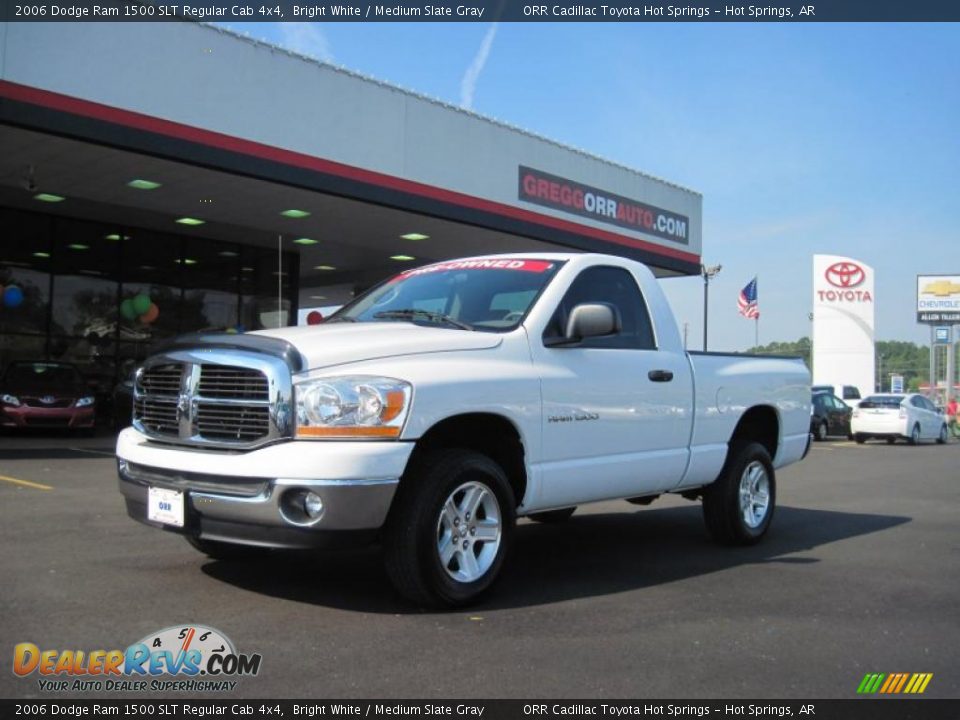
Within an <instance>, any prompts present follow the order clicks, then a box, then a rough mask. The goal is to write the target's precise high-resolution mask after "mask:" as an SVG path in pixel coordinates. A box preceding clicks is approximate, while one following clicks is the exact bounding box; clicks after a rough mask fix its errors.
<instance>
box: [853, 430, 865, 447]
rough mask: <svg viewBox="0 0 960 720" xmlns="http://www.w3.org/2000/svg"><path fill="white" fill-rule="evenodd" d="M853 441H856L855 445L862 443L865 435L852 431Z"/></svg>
mask: <svg viewBox="0 0 960 720" xmlns="http://www.w3.org/2000/svg"><path fill="white" fill-rule="evenodd" d="M853 441H854V442H855V443H857V445H863V444H864V443H865V442H866V441H867V436H866V435H864V434H863V433H854V435H853Z"/></svg>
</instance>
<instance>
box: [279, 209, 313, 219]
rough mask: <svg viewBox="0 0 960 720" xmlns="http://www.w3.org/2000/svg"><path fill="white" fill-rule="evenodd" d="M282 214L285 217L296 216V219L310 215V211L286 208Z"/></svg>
mask: <svg viewBox="0 0 960 720" xmlns="http://www.w3.org/2000/svg"><path fill="white" fill-rule="evenodd" d="M280 214H281V215H283V216H284V217H288V218H296V219H300V218H305V217H310V213H308V212H307V211H306V210H296V209H293V210H284V211H283V212H282V213H280Z"/></svg>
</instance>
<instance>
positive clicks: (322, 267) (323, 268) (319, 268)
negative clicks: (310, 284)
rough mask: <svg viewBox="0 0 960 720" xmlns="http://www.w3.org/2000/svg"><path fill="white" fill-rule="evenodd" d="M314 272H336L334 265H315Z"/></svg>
mask: <svg viewBox="0 0 960 720" xmlns="http://www.w3.org/2000/svg"><path fill="white" fill-rule="evenodd" d="M313 269H314V270H336V268H335V267H334V266H333V265H314V266H313Z"/></svg>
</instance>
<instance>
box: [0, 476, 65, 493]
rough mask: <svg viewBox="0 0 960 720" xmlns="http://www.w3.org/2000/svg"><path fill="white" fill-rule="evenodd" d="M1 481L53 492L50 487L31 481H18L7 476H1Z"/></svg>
mask: <svg viewBox="0 0 960 720" xmlns="http://www.w3.org/2000/svg"><path fill="white" fill-rule="evenodd" d="M0 480H3V481H4V482H8V483H13V484H14V485H23V486H24V487H28V488H33V489H34V490H53V488H52V487H50V486H49V485H41V484H40V483H35V482H30V481H29V480H18V479H17V478H12V477H7V476H6V475H0Z"/></svg>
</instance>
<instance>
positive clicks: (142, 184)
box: [127, 179, 161, 190]
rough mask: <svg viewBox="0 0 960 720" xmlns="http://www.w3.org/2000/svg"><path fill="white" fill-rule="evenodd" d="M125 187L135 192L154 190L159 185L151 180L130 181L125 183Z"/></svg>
mask: <svg viewBox="0 0 960 720" xmlns="http://www.w3.org/2000/svg"><path fill="white" fill-rule="evenodd" d="M127 187H132V188H135V189H137V190H156V189H157V188H158V187H161V185H160V183H158V182H154V181H153V180H140V179H137V180H131V181H130V182H128V183H127Z"/></svg>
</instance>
